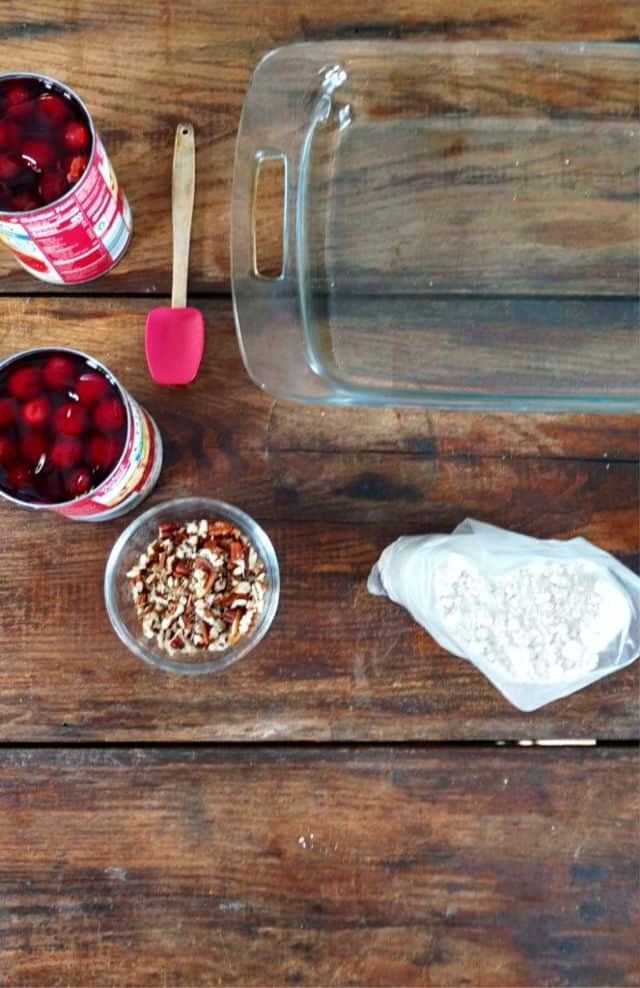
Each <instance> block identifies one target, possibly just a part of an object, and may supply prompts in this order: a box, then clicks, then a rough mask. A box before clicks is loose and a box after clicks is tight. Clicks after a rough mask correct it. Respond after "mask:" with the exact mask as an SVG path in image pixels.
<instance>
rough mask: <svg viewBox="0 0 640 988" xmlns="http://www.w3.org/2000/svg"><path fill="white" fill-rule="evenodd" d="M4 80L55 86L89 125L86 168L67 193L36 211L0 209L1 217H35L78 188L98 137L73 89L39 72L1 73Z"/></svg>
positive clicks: (89, 116)
mask: <svg viewBox="0 0 640 988" xmlns="http://www.w3.org/2000/svg"><path fill="white" fill-rule="evenodd" d="M6 79H38V80H39V81H40V82H44V83H49V84H50V85H51V86H55V87H57V88H58V89H61V90H62V91H63V92H64V93H68V94H69V95H70V96H71V97H72V98H73V99H74V100H75V101H76V102H77V103H79V104H80V106H81V108H82V110H83V111H84V114H85V116H86V118H87V122H88V124H89V133H90V135H91V153H90V154H89V160H88V161H87V167H86V168H85V170H84V172H83V173H82V175H81V176H80V178H79V179H78V181H77V182H75V183H74V185H72V186H71V188H69V189H67V191H66V192H65V194H64V195H63V196H60V198H59V199H54V201H53V202H48V203H46V204H45V205H42V206H38V207H37V208H36V209H25V210H21V211H18V212H16V211H15V210H12V209H0V215H2V216H11V217H14V216H35V215H37V214H38V213H41V212H42V211H43V210H45V209H52V208H53V207H54V206H58V205H59V204H60V203H61V202H64V201H65V199H67V198H68V197H69V196H70V195H71V194H72V193H73V192H74V191H75V190H76V189H77V188H78V186H79V185H80V183H81V182H82V180H83V179H84V177H85V175H86V174H87V173H88V172H89V169H90V167H91V165H92V164H93V162H94V158H95V156H96V153H97V144H98V135H97V133H96V128H95V125H94V122H93V118H92V116H91V114H90V113H89V110H88V109H87V107H86V104H85V102H84V100H82V99H81V98H80V97H79V96H78V94H77V93H76V91H75V90H74V89H71V87H70V86H65V84H64V83H62V82H60V80H59V79H54V78H53V77H52V76H50V75H43V74H42V73H41V72H3V73H2V74H1V75H0V83H2V82H4V81H5V80H6Z"/></svg>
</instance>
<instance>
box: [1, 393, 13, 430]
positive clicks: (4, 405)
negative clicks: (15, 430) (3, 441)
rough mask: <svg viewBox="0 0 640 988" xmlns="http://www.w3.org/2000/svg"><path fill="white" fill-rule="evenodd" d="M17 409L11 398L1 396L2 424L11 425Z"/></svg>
mask: <svg viewBox="0 0 640 988" xmlns="http://www.w3.org/2000/svg"><path fill="white" fill-rule="evenodd" d="M15 414H16V409H15V405H14V403H13V402H12V400H11V398H0V425H11V423H12V422H13V420H14V418H15Z"/></svg>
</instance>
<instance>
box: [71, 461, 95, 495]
mask: <svg viewBox="0 0 640 988" xmlns="http://www.w3.org/2000/svg"><path fill="white" fill-rule="evenodd" d="M65 487H66V490H67V494H69V495H70V496H71V497H79V496H80V494H86V493H87V491H88V490H89V488H90V487H91V473H90V472H89V471H88V470H87V468H86V467H78V469H77V470H72V471H71V473H70V474H69V476H68V477H67V482H66V484H65Z"/></svg>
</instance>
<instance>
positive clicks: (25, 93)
mask: <svg viewBox="0 0 640 988" xmlns="http://www.w3.org/2000/svg"><path fill="white" fill-rule="evenodd" d="M29 99H31V90H30V88H29V86H28V85H27V84H26V83H24V82H14V84H13V85H12V86H10V87H9V89H8V90H7V93H6V95H5V98H4V103H5V106H6V107H10V106H17V105H18V103H26V101H27V100H29Z"/></svg>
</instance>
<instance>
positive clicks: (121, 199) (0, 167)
mask: <svg viewBox="0 0 640 988" xmlns="http://www.w3.org/2000/svg"><path fill="white" fill-rule="evenodd" d="M130 239H131V210H130V208H129V204H128V202H127V199H126V197H125V195H124V193H123V191H122V189H121V188H120V187H119V186H118V182H117V179H116V176H115V174H114V172H113V169H112V168H111V165H110V163H109V159H108V158H107V155H106V153H105V150H104V147H103V145H102V142H101V140H100V138H99V137H98V135H97V133H96V131H95V128H94V126H93V121H92V120H91V117H90V116H89V112H88V110H87V108H86V107H85V105H84V103H83V102H82V100H80V99H79V97H78V96H76V94H75V93H73V92H72V91H71V90H70V89H68V88H67V87H66V86H63V85H62V84H61V83H59V82H56V81H55V80H54V79H49V78H47V77H46V76H40V75H33V74H29V73H22V74H19V75H4V76H0V240H2V241H4V243H5V244H6V246H7V247H8V248H9V249H10V250H11V251H13V253H14V254H15V256H16V258H17V259H18V261H19V262H20V264H21V265H22V266H23V267H24V268H26V270H27V271H29V273H30V274H32V275H34V276H35V277H36V278H41V279H42V280H43V281H48V282H51V283H52V284H55V285H77V284H80V283H82V282H85V281H91V280H92V279H94V278H98V277H99V276H100V275H102V274H105V273H106V272H107V271H109V270H110V269H111V268H112V267H113V266H114V265H115V264H117V263H118V261H119V260H120V259H121V257H122V256H123V255H124V253H125V251H126V249H127V247H128V246H129V241H130Z"/></svg>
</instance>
